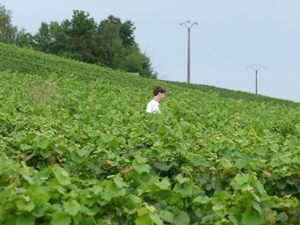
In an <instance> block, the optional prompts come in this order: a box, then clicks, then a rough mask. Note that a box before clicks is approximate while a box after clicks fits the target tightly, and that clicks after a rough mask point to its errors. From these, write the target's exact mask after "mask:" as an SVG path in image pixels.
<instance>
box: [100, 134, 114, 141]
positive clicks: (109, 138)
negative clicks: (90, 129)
mask: <svg viewBox="0 0 300 225" xmlns="http://www.w3.org/2000/svg"><path fill="white" fill-rule="evenodd" d="M114 138H115V136H114V135H113V134H103V135H102V140H103V141H104V142H105V143H108V142H110V141H112V140H113V139H114Z"/></svg>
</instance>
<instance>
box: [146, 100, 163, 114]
mask: <svg viewBox="0 0 300 225" xmlns="http://www.w3.org/2000/svg"><path fill="white" fill-rule="evenodd" d="M158 106H159V103H158V102H157V101H154V100H153V99H152V100H151V101H150V102H149V103H148V105H147V109H146V112H147V113H157V112H158V113H160V110H159V108H158Z"/></svg>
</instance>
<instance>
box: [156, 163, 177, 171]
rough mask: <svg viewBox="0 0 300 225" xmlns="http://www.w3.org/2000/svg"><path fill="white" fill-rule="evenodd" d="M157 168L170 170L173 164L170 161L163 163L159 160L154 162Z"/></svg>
mask: <svg viewBox="0 0 300 225" xmlns="http://www.w3.org/2000/svg"><path fill="white" fill-rule="evenodd" d="M153 165H154V167H155V168H157V169H159V170H161V171H168V170H169V169H170V168H171V167H172V166H173V164H172V163H170V164H169V165H168V164H167V163H163V162H157V163H154V164H153Z"/></svg>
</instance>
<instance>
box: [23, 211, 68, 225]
mask: <svg viewBox="0 0 300 225" xmlns="http://www.w3.org/2000/svg"><path fill="white" fill-rule="evenodd" d="M70 223H71V217H70V216H69V215H68V214H66V213H64V212H62V211H56V212H55V213H53V215H52V219H51V225H69V224H70ZM20 225H21V224H20Z"/></svg>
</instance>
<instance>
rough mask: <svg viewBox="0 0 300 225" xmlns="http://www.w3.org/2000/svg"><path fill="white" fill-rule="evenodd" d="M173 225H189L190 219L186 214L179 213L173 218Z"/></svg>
mask: <svg viewBox="0 0 300 225" xmlns="http://www.w3.org/2000/svg"><path fill="white" fill-rule="evenodd" d="M173 224H175V225H187V224H190V217H189V215H188V214H187V213H186V212H183V211H180V212H179V213H178V214H177V215H175V216H174V220H173Z"/></svg>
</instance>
